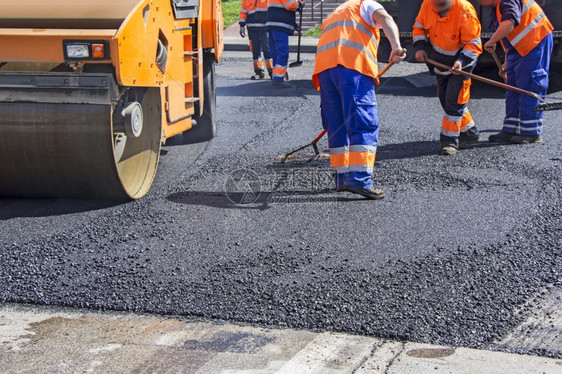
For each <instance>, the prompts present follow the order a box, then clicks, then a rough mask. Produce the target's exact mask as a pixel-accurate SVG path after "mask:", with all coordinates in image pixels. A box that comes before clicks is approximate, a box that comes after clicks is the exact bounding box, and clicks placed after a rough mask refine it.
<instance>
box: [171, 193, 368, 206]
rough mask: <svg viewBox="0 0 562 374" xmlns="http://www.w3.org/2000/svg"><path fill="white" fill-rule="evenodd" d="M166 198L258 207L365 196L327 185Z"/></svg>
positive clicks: (214, 204)
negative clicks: (342, 191)
mask: <svg viewBox="0 0 562 374" xmlns="http://www.w3.org/2000/svg"><path fill="white" fill-rule="evenodd" d="M166 199H167V200H168V201H171V202H173V203H176V204H185V205H199V206H208V207H212V208H221V209H242V210H262V211H263V210H267V209H271V208H273V207H274V206H280V205H284V204H310V203H316V204H330V203H336V202H343V201H356V200H366V199H365V198H364V197H362V196H358V195H352V194H349V193H336V192H330V191H328V190H327V189H326V190H322V191H263V192H261V191H260V192H251V191H246V192H226V191H221V192H208V191H184V192H177V193H174V194H171V195H168V196H167V198H166ZM366 201H367V200H366Z"/></svg>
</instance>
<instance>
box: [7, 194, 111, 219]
mask: <svg viewBox="0 0 562 374" xmlns="http://www.w3.org/2000/svg"><path fill="white" fill-rule="evenodd" d="M121 204H122V203H119V202H115V201H103V200H84V199H24V198H21V199H18V198H13V199H12V198H11V199H0V221H4V220H8V219H12V218H18V217H35V218H38V217H51V216H62V215H66V214H75V213H83V212H88V211H94V210H101V209H107V208H111V207H113V206H117V205H121Z"/></svg>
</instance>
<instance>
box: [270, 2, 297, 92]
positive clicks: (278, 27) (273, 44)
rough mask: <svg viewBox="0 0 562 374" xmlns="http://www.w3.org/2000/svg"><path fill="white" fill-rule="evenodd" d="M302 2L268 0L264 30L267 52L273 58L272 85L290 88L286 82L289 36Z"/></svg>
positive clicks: (295, 25) (292, 30)
mask: <svg viewBox="0 0 562 374" xmlns="http://www.w3.org/2000/svg"><path fill="white" fill-rule="evenodd" d="M303 7H304V0H269V6H268V8H267V21H266V29H267V31H268V32H269V51H270V54H271V56H272V57H273V65H274V66H273V85H274V86H276V87H291V85H290V84H289V83H288V82H287V81H288V80H289V79H288V76H287V66H288V65H289V35H293V33H294V32H295V30H296V29H297V27H298V26H297V24H296V16H295V13H296V12H297V11H302V8H303Z"/></svg>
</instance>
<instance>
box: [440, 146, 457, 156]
mask: <svg viewBox="0 0 562 374" xmlns="http://www.w3.org/2000/svg"><path fill="white" fill-rule="evenodd" d="M457 151H458V149H457V147H455V146H454V145H451V144H448V145H444V146H442V147H441V152H439V154H440V155H445V156H454V155H456V154H457Z"/></svg>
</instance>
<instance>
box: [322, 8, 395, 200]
mask: <svg viewBox="0 0 562 374" xmlns="http://www.w3.org/2000/svg"><path fill="white" fill-rule="evenodd" d="M379 26H380V27H382V28H383V30H384V33H385V35H386V36H387V38H388V40H389V41H390V44H391V48H392V51H391V53H390V59H391V60H392V61H393V62H396V63H397V62H400V61H401V60H403V59H404V57H406V55H405V53H403V51H402V47H401V46H400V38H399V32H398V27H397V26H396V24H395V23H394V21H393V20H392V17H391V16H390V15H389V14H388V13H387V12H386V11H385V9H384V8H383V7H382V5H380V4H379V3H377V2H376V1H374V0H349V1H347V2H345V3H343V4H342V5H340V6H339V7H338V8H337V9H336V10H335V11H334V12H333V13H332V14H331V15H330V16H329V17H328V18H327V19H326V21H324V23H323V24H322V34H321V36H320V39H319V41H318V47H317V50H316V60H315V64H314V72H313V75H312V82H313V84H314V86H315V87H316V89H317V90H319V91H320V100H321V115H322V126H323V127H324V128H325V129H326V130H327V131H328V143H329V147H330V164H331V166H332V167H333V168H335V169H336V178H335V179H336V180H335V182H336V190H337V191H344V190H347V191H349V192H353V193H357V194H361V195H363V196H365V197H367V198H369V199H382V198H384V192H383V191H382V190H381V189H376V188H374V187H373V181H372V174H373V167H374V164H375V156H376V151H377V145H378V131H379V118H378V111H377V100H376V96H375V78H376V77H377V75H378V66H377V47H378V45H379V40H380V35H379Z"/></svg>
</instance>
